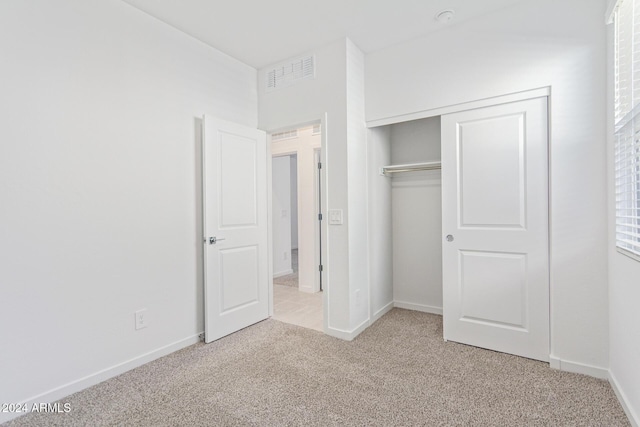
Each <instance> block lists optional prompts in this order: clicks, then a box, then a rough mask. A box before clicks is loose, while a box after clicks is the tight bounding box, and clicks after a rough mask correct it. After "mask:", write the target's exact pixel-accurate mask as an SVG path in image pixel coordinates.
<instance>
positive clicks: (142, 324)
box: [134, 308, 149, 330]
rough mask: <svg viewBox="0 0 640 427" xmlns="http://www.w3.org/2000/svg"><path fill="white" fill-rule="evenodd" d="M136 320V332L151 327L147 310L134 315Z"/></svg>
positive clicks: (144, 309)
mask: <svg viewBox="0 0 640 427" xmlns="http://www.w3.org/2000/svg"><path fill="white" fill-rule="evenodd" d="M134 315H135V318H136V330H138V329H143V328H146V327H147V326H149V319H148V317H147V309H146V308H143V309H141V310H138V311H136V312H135V313H134Z"/></svg>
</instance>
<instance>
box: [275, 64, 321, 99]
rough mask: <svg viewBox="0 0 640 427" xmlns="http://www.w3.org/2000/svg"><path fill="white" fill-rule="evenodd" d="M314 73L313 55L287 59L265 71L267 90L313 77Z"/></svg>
mask: <svg viewBox="0 0 640 427" xmlns="http://www.w3.org/2000/svg"><path fill="white" fill-rule="evenodd" d="M315 75H316V66H315V59H314V57H313V55H310V56H305V57H303V58H297V59H293V60H291V61H287V62H286V63H283V64H280V65H277V66H276V67H274V68H272V69H270V70H268V71H267V92H271V91H272V90H274V89H280V88H282V87H287V86H291V85H292V84H294V83H297V82H299V81H300V80H305V79H313V78H315Z"/></svg>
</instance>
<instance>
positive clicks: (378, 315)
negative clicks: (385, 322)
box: [369, 301, 394, 325]
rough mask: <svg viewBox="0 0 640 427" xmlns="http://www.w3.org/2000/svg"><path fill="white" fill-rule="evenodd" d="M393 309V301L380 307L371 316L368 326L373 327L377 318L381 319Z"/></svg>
mask: <svg viewBox="0 0 640 427" xmlns="http://www.w3.org/2000/svg"><path fill="white" fill-rule="evenodd" d="M393 307H394V306H393V301H391V302H390V303H388V304H387V305H385V306H384V307H382V308H381V309H380V310H378V311H376V312H375V313H373V316H371V320H370V321H369V325H373V324H374V323H375V322H376V321H377V320H378V319H379V318H381V317H382V316H384V315H385V314H387V313H388V312H389V311H391V309H393Z"/></svg>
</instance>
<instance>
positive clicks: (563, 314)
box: [365, 0, 609, 374]
mask: <svg viewBox="0 0 640 427" xmlns="http://www.w3.org/2000/svg"><path fill="white" fill-rule="evenodd" d="M603 16H604V4H603V1H602V0H565V1H562V2H558V1H553V0H541V1H536V2H520V3H517V4H516V5H514V6H511V7H508V8H505V9H502V10H498V11H496V12H493V13H491V14H488V15H486V16H483V17H479V18H477V19H475V20H472V21H467V22H465V23H462V24H460V25H453V26H450V27H448V28H445V29H443V30H441V31H439V32H437V33H435V34H433V35H431V36H426V37H422V38H418V39H415V40H412V41H409V42H406V43H403V44H399V45H395V46H393V47H390V48H387V49H383V50H381V51H378V52H375V53H372V54H369V55H367V57H366V98H365V99H366V107H367V110H366V111H367V120H375V119H381V118H387V117H392V116H397V115H402V114H408V113H413V112H417V111H424V110H429V109H433V108H438V107H442V106H447V105H454V104H458V103H462V102H468V101H473V100H477V99H483V98H488V97H493V96H496V95H502V94H507V93H513V92H518V91H523V90H528V89H532V88H538V87H545V86H550V87H551V91H552V95H551V110H550V111H551V121H550V131H551V150H550V156H551V204H550V206H551V218H550V221H551V223H550V226H551V340H552V342H551V351H552V361H554V363H555V364H554V366H559V365H560V362H562V367H563V368H567V369H570V368H571V367H578V368H580V369H583V368H584V369H587V370H589V369H590V368H595V369H593V370H592V372H593V373H596V374H603V373H604V374H606V371H605V370H604V369H602V368H606V367H608V363H609V362H608V328H609V326H608V323H609V317H608V292H607V252H608V251H607V226H606V224H607V209H606V203H604V201H605V200H606V149H605V144H604V141H605V137H606V134H605V119H604V117H605V114H606V111H605V104H606V103H605V90H604V81H605V32H604V30H605V27H604V19H603ZM577 364H580V365H577ZM583 365H586V366H583Z"/></svg>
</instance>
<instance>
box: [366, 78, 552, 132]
mask: <svg viewBox="0 0 640 427" xmlns="http://www.w3.org/2000/svg"><path fill="white" fill-rule="evenodd" d="M544 96H547V97H550V96H551V86H545V87H541V88H537V89H530V90H525V91H522V92H514V93H510V94H506V95H499V96H492V97H489V98H483V99H478V100H475V101H469V102H463V103H460V104H453V105H447V106H444V107H438V108H432V109H429V110H422V111H416V112H414V113H407V114H400V115H398V116H391V117H386V118H381V119H375V120H367V128H374V127H378V126H386V125H393V124H396V123H402V122H408V121H411V120H419V119H426V118H429V117H435V116H442V115H444V114H450V113H457V112H460V111H467V110H475V109H476V108H484V107H491V106H494V105H499V104H507V103H509V102H516V101H525V100H527V99H532V98H542V97H544Z"/></svg>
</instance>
